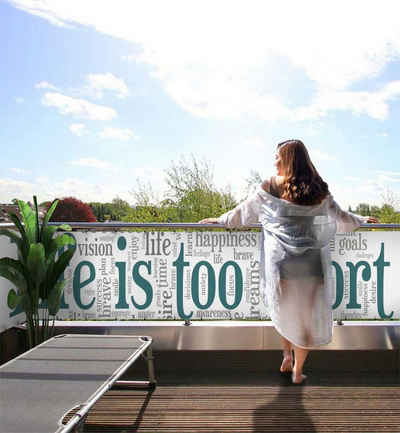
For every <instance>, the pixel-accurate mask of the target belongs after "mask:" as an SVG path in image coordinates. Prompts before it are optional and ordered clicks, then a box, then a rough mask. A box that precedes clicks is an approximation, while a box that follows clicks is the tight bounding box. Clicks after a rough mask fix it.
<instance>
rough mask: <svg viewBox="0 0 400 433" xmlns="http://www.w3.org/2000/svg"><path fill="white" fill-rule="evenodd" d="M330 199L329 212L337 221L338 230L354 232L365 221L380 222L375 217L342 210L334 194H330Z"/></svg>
mask: <svg viewBox="0 0 400 433" xmlns="http://www.w3.org/2000/svg"><path fill="white" fill-rule="evenodd" d="M329 200H330V201H329V204H328V212H329V214H330V215H331V216H332V217H333V218H335V220H336V221H337V223H338V232H341V233H347V232H352V231H354V230H356V229H357V228H358V227H360V225H361V224H365V223H370V224H379V220H378V219H377V218H375V217H371V216H361V215H357V214H354V213H352V212H346V211H344V210H342V209H341V208H340V206H339V205H338V204H337V203H336V201H335V200H334V199H333V197H332V196H330V199H329Z"/></svg>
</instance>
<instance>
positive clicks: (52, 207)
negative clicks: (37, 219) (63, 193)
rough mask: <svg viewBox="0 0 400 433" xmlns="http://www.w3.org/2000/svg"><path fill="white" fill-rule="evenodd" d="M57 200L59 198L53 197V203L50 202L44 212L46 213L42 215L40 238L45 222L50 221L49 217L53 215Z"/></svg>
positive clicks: (45, 225)
mask: <svg viewBox="0 0 400 433" xmlns="http://www.w3.org/2000/svg"><path fill="white" fill-rule="evenodd" d="M58 202H59V200H58V199H55V200H54V201H53V203H51V205H50V207H49V209H48V210H47V212H46V215H45V216H44V219H43V223H42V228H41V231H40V240H42V237H43V232H44V230H45V228H46V227H47V224H48V222H49V221H50V218H51V216H52V215H53V212H54V209H55V208H56V207H57V204H58Z"/></svg>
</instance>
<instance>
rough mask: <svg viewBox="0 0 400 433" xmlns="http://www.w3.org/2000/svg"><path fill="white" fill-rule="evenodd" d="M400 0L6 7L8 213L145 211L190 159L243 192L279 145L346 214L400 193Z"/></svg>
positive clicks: (269, 169) (60, 0)
mask: <svg viewBox="0 0 400 433" xmlns="http://www.w3.org/2000/svg"><path fill="white" fill-rule="evenodd" d="M399 16H400V2H398V1H385V0H381V1H379V2H365V1H356V0H354V1H352V2H348V1H339V0H335V1H324V2H321V1H312V0H310V1H306V2H294V1H284V0H281V1H280V2H272V1H271V2H270V1H251V0H246V1H240V0H238V1H232V0H230V1H225V0H219V1H215V0H214V1H207V0H202V1H193V0H186V1H184V2H182V1H175V0H168V1H165V0H160V1H152V0H148V1H145V2H144V1H135V0H131V1H123V0H113V1H103V0H96V1H94V0H93V1H92V0H87V1H82V0H78V1H76V0H0V56H1V57H0V62H1V63H0V64H1V67H0V79H1V82H2V86H1V87H0V95H1V104H0V125H1V128H0V146H1V156H2V162H3V164H2V171H1V173H0V203H8V202H10V201H11V200H12V199H13V198H19V199H23V200H31V199H32V196H33V195H34V194H35V195H37V196H38V200H39V202H41V201H45V200H51V199H54V198H55V197H58V198H61V197H67V196H74V197H77V198H78V199H80V200H83V201H87V202H88V201H99V202H107V201H111V200H112V199H113V198H115V197H119V198H122V199H124V200H127V201H128V202H129V203H130V204H134V195H133V194H132V190H134V189H135V188H137V185H138V183H137V182H138V179H139V181H140V182H141V183H144V184H147V183H149V184H150V185H151V186H152V188H153V190H154V191H155V192H156V195H158V197H159V198H162V197H163V193H164V191H165V190H166V189H167V188H166V184H165V170H166V169H168V168H169V167H170V166H171V164H172V163H173V162H175V163H176V162H177V161H179V159H181V158H182V157H183V158H186V159H187V160H189V159H190V158H191V155H193V156H194V157H195V158H196V159H198V160H206V161H208V162H209V163H210V165H211V166H212V167H213V170H214V178H215V183H216V185H217V186H218V187H219V188H226V187H230V188H231V190H232V192H233V193H234V195H235V197H236V198H237V199H238V200H240V199H242V198H243V196H244V187H245V185H246V178H248V177H249V175H250V173H251V171H257V172H259V173H260V174H261V175H262V177H264V178H269V177H270V176H271V175H274V174H275V172H274V165H273V163H274V155H275V149H276V145H277V143H279V142H280V141H283V140H286V139H291V138H297V139H301V140H302V141H303V142H304V143H305V145H306V146H307V148H308V149H309V152H310V155H311V158H312V160H313V162H314V164H315V166H316V167H317V169H318V171H319V173H320V174H321V176H322V177H323V178H324V180H325V181H326V182H327V183H328V184H329V188H330V191H331V193H332V194H333V195H334V197H335V199H336V201H337V202H338V203H339V204H341V205H342V207H343V208H347V207H348V206H349V205H351V206H355V205H357V204H358V203H361V202H366V203H370V204H377V205H381V204H382V202H383V199H384V197H388V196H392V197H395V199H397V197H400V164H399V157H400V150H399V147H398V144H397V142H398V138H399V135H400V123H399V122H398V119H399V115H400V26H399V25H398V17H399Z"/></svg>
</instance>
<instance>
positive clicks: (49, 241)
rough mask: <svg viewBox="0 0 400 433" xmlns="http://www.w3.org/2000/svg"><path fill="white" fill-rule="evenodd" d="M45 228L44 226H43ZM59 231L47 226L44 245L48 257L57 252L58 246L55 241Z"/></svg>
mask: <svg viewBox="0 0 400 433" xmlns="http://www.w3.org/2000/svg"><path fill="white" fill-rule="evenodd" d="M42 227H43V226H42ZM56 231H57V227H54V226H46V227H45V229H44V230H43V233H42V244H43V245H44V249H45V252H46V257H48V256H49V255H50V254H51V253H53V252H54V251H57V245H56V243H55V241H54V239H53V236H54V233H55V232H56Z"/></svg>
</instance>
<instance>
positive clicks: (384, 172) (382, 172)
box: [376, 170, 400, 176]
mask: <svg viewBox="0 0 400 433" xmlns="http://www.w3.org/2000/svg"><path fill="white" fill-rule="evenodd" d="M376 173H378V175H383V176H400V171H387V170H377V171H376Z"/></svg>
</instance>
